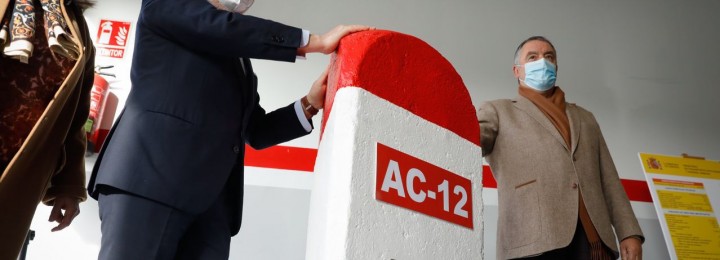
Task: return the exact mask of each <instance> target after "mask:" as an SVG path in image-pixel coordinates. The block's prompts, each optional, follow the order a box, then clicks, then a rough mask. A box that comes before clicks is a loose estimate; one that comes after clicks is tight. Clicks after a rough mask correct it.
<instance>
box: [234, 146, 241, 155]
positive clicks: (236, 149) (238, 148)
mask: <svg viewBox="0 0 720 260" xmlns="http://www.w3.org/2000/svg"><path fill="white" fill-rule="evenodd" d="M233 152H235V153H240V147H239V146H237V145H236V146H233Z"/></svg>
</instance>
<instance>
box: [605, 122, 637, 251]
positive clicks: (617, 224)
mask: <svg viewBox="0 0 720 260" xmlns="http://www.w3.org/2000/svg"><path fill="white" fill-rule="evenodd" d="M596 126H597V122H596ZM598 133H599V137H598V139H599V140H598V142H599V149H600V151H599V153H600V174H601V177H602V185H603V194H604V195H605V201H606V203H607V207H608V210H609V212H610V218H611V221H612V224H613V227H614V228H615V233H616V234H617V237H618V239H619V240H620V241H622V240H623V239H625V238H628V237H631V236H638V237H639V238H640V240H641V241H645V237H644V236H643V233H642V230H640V225H639V224H638V221H637V218H636V217H635V213H634V212H633V210H632V207H631V206H630V200H629V199H628V197H627V193H626V192H625V188H623V185H622V183H621V182H620V177H619V176H618V173H617V169H616V168H615V163H614V162H613V160H612V157H610V151H609V150H608V147H607V144H606V143H605V138H603V135H602V133H601V132H600V127H599V126H598Z"/></svg>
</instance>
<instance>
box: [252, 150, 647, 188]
mask: <svg viewBox="0 0 720 260" xmlns="http://www.w3.org/2000/svg"><path fill="white" fill-rule="evenodd" d="M315 157H317V149H313V148H301V147H291V146H280V145H276V146H273V147H270V148H267V149H263V150H255V149H252V147H250V146H246V147H245V166H253V167H262V168H271V169H282V170H294V171H305V172H312V171H313V170H314V169H315ZM621 181H622V184H623V187H625V192H626V193H627V195H628V198H629V199H630V200H632V201H639V202H652V197H651V196H650V189H649V188H648V186H647V183H645V181H639V180H629V179H623V180H621ZM483 187H485V188H491V189H497V181H495V178H494V177H493V175H492V171H491V170H490V167H489V166H487V165H483Z"/></svg>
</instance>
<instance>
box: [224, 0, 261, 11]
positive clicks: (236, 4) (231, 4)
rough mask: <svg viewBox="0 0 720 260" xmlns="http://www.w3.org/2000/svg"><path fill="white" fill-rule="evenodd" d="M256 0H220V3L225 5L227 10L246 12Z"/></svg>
mask: <svg viewBox="0 0 720 260" xmlns="http://www.w3.org/2000/svg"><path fill="white" fill-rule="evenodd" d="M254 2H255V0H220V4H221V5H223V6H224V7H225V10H228V11H231V12H235V13H241V14H242V13H245V11H247V10H248V9H250V6H252V4H253V3H254Z"/></svg>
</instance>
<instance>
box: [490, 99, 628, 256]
mask: <svg viewBox="0 0 720 260" xmlns="http://www.w3.org/2000/svg"><path fill="white" fill-rule="evenodd" d="M566 112H567V115H568V118H569V121H570V129H571V130H570V131H571V143H572V145H571V147H568V146H567V144H566V143H565V141H564V140H563V138H562V136H561V135H560V133H559V132H558V131H557V129H556V128H555V126H554V125H553V124H552V122H551V121H550V120H549V119H548V118H547V117H546V116H545V115H544V114H543V113H542V111H540V109H538V108H537V107H536V106H535V104H533V103H532V102H531V101H530V100H528V99H527V98H524V97H517V98H515V99H513V100H509V99H503V100H495V101H490V102H485V103H483V104H482V105H481V106H480V108H479V109H478V121H479V123H480V130H481V143H482V152H483V156H484V157H485V159H486V160H487V162H488V164H490V168H491V169H492V172H493V174H494V175H495V179H496V180H497V183H498V200H499V215H498V227H497V230H498V235H497V259H510V258H520V257H525V256H531V255H536V254H540V253H543V252H546V251H550V250H553V249H557V248H562V247H565V246H567V245H568V244H569V243H570V241H571V240H572V238H573V235H574V234H575V228H576V226H577V223H578V222H577V221H578V191H579V192H582V196H583V198H584V200H585V205H586V206H587V210H588V213H589V215H590V218H591V220H592V222H593V224H594V225H595V227H596V229H597V231H598V234H599V235H600V238H601V239H602V241H603V243H604V244H605V245H606V246H607V247H609V248H610V249H612V250H613V251H615V254H616V255H617V252H618V248H617V245H616V236H615V234H617V237H620V238H621V239H624V238H627V237H630V236H640V237H642V231H641V230H640V226H639V225H638V221H637V219H636V218H635V214H634V213H633V210H632V208H631V206H630V201H629V200H628V197H627V194H626V193H625V189H624V188H623V186H622V184H621V182H620V178H619V177H618V174H617V170H616V169H615V165H614V163H613V161H612V158H611V157H610V152H609V150H608V148H607V145H606V144H605V139H604V138H603V136H602V133H601V131H600V126H599V125H598V123H597V121H596V120H595V117H594V116H593V115H592V113H590V112H588V111H587V110H585V109H583V108H581V107H579V106H577V105H575V104H570V103H567V105H566ZM613 228H615V233H613Z"/></svg>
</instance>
